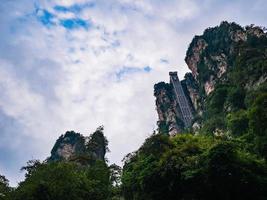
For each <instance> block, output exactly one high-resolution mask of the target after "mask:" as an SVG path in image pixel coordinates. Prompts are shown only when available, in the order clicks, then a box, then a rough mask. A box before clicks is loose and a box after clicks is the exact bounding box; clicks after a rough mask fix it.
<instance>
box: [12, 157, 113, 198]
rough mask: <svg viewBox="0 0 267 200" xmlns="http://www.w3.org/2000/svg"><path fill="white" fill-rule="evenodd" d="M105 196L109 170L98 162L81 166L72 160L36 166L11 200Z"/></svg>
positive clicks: (107, 193)
mask: <svg viewBox="0 0 267 200" xmlns="http://www.w3.org/2000/svg"><path fill="white" fill-rule="evenodd" d="M108 197H109V170H108V167H107V166H106V164H105V163H104V162H102V161H97V162H96V163H95V164H94V166H90V167H85V166H81V165H79V164H76V163H70V162H69V163H67V162H52V163H46V164H42V165H39V166H38V167H37V168H36V169H35V170H34V171H33V172H32V173H31V175H30V176H27V178H26V179H25V181H23V182H21V183H20V184H19V186H18V188H17V189H16V191H15V192H14V194H13V199H14V200H25V199H27V200H50V199H53V200H62V199H64V200H73V199H77V200H83V199H84V200H85V199H86V200H87V199H95V200H104V199H108Z"/></svg>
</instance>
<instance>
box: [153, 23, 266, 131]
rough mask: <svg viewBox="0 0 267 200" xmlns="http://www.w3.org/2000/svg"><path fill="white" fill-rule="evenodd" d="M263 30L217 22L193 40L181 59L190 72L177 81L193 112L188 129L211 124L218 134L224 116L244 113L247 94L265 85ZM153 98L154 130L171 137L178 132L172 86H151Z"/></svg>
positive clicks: (179, 128) (180, 129)
mask: <svg viewBox="0 0 267 200" xmlns="http://www.w3.org/2000/svg"><path fill="white" fill-rule="evenodd" d="M264 30H265V29H264V28H261V27H258V26H254V25H251V26H246V27H245V28H243V27H241V26H239V25H238V24H235V23H228V22H222V23H221V24H220V25H219V26H216V27H213V28H208V29H206V30H205V31H204V33H203V35H200V36H195V37H194V38H193V40H192V42H191V43H190V45H189V48H188V50H187V52H186V57H185V62H186V63H187V65H188V68H189V69H190V70H191V72H190V73H187V74H186V75H185V77H184V80H182V81H181V85H182V87H183V91H184V93H185V95H186V97H187V99H188V102H189V103H190V104H191V107H192V110H194V111H195V112H194V115H195V116H194V117H195V119H194V120H193V123H192V126H191V127H192V128H193V130H194V128H200V127H202V126H203V124H205V123H206V122H207V121H209V123H210V125H212V126H213V128H212V132H214V130H213V129H215V127H216V126H217V132H218V131H221V129H226V123H227V119H226V115H227V114H230V113H231V112H233V111H234V110H238V109H245V108H246V107H245V101H247V100H246V96H249V95H250V93H251V90H257V89H258V88H259V87H261V86H262V85H264V84H265V83H266V81H267V34H266V33H265V31H264ZM154 94H155V97H156V107H157V112H158V115H159V121H158V125H159V132H169V134H172V133H173V132H172V131H171V130H172V127H174V128H173V130H175V131H174V132H176V133H177V132H178V133H179V132H181V131H183V130H184V127H183V126H182V124H181V123H179V122H180V121H181V117H180V116H179V111H178V112H177V104H176V102H175V98H174V93H173V90H172V88H171V85H170V84H166V83H158V84H156V85H155V87H154ZM237 99H238V100H237ZM238 101H239V102H238ZM237 104H239V107H236V105H237ZM208 119H209V120H208ZM212 120H213V121H212ZM215 124H216V126H215ZM210 125H209V126H210ZM218 127H219V128H218Z"/></svg>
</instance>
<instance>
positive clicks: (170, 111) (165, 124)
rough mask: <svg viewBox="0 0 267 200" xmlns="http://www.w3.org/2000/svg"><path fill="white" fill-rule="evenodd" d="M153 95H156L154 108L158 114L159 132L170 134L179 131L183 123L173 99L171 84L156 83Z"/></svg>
mask: <svg viewBox="0 0 267 200" xmlns="http://www.w3.org/2000/svg"><path fill="white" fill-rule="evenodd" d="M154 96H155V97H156V109H157V112H158V116H159V120H158V127H159V132H161V133H168V134H170V135H174V134H175V133H177V132H181V131H182V130H183V126H184V125H183V123H182V122H181V119H180V116H179V113H178V111H177V102H176V101H175V100H174V93H173V88H172V86H171V85H170V84H168V83H164V82H160V83H158V84H156V85H155V86H154Z"/></svg>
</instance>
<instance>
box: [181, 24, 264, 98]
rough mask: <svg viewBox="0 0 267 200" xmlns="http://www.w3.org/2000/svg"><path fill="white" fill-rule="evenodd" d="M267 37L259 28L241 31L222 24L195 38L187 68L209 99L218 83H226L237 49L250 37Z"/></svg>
mask: <svg viewBox="0 0 267 200" xmlns="http://www.w3.org/2000/svg"><path fill="white" fill-rule="evenodd" d="M262 36H266V34H265V33H264V31H263V29H262V28H260V27H257V26H253V25H251V26H247V27H246V28H242V27H241V26H239V25H237V24H235V23H228V22H222V23H221V24H220V26H216V27H214V28H208V29H206V30H205V31H204V33H203V35H201V36H195V37H194V39H193V40H192V42H191V44H190V46H189V48H188V50H187V53H186V57H185V62H186V63H187V65H188V68H189V69H190V70H191V71H192V75H193V77H194V78H195V80H196V81H197V83H198V84H199V87H200V90H201V88H203V91H204V94H201V96H208V95H210V94H211V92H212V91H213V90H214V88H215V85H216V84H217V83H224V82H227V75H226V74H227V71H228V70H230V69H231V68H232V64H233V60H234V58H235V56H236V53H237V52H236V51H235V48H236V46H237V45H240V44H241V43H244V42H246V41H247V40H248V38H249V37H258V38H259V37H262Z"/></svg>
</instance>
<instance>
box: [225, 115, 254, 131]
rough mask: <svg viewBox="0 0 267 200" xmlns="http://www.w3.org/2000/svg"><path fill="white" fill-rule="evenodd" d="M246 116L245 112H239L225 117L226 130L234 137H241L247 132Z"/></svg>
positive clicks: (247, 120)
mask: <svg viewBox="0 0 267 200" xmlns="http://www.w3.org/2000/svg"><path fill="white" fill-rule="evenodd" d="M248 122H249V119H248V116H247V113H246V111H244V110H239V111H237V112H235V113H230V114H229V115H228V116H227V127H228V130H229V131H230V132H231V133H232V134H233V135H235V136H238V135H243V134H245V133H247V131H248Z"/></svg>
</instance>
